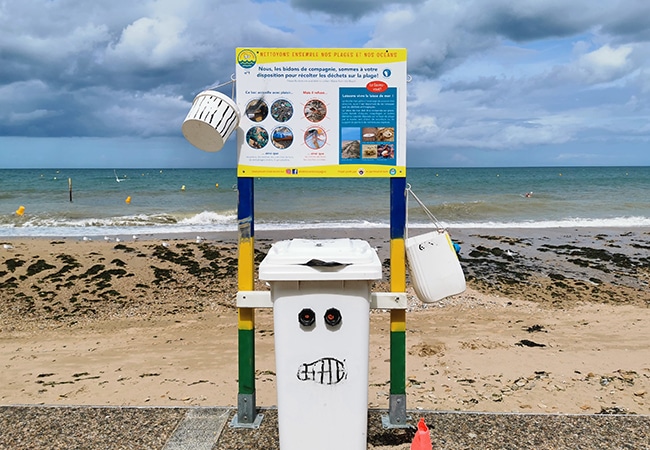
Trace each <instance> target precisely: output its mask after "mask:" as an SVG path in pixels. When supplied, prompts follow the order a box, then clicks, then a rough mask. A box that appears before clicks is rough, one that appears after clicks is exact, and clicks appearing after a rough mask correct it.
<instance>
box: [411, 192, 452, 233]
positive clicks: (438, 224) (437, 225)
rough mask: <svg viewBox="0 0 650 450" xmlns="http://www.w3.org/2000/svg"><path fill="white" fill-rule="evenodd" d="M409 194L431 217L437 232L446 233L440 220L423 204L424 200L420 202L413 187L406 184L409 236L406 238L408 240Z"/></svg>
mask: <svg viewBox="0 0 650 450" xmlns="http://www.w3.org/2000/svg"><path fill="white" fill-rule="evenodd" d="M409 194H411V195H412V196H413V198H414V199H415V201H416V202H418V204H419V205H420V206H421V207H422V209H423V210H424V213H425V214H426V215H427V217H429V219H431V221H432V222H433V224H434V225H435V227H436V230H437V231H438V232H439V233H444V232H445V231H446V230H445V227H444V226H443V225H442V223H440V221H439V220H438V219H436V216H434V215H433V213H432V212H431V211H429V208H427V207H426V205H425V204H424V202H422V200H420V199H419V197H418V196H417V195H415V192H413V189H411V185H410V184H409V183H407V184H406V214H407V220H406V234H407V235H406V237H407V238H408V209H409V206H408V198H409Z"/></svg>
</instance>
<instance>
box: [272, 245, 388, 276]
mask: <svg viewBox="0 0 650 450" xmlns="http://www.w3.org/2000/svg"><path fill="white" fill-rule="evenodd" d="M259 276H260V280H265V281H290V280H296V281H302V280H380V279H381V276H382V270H381V262H380V261H379V257H378V256H377V252H376V251H375V250H374V249H373V248H371V247H370V244H369V243H368V242H366V241H364V240H361V239H348V238H340V239H291V240H287V241H279V242H276V243H275V244H273V245H272V246H271V249H270V250H269V252H268V254H267V255H266V257H265V258H264V260H263V261H262V262H261V263H260V267H259Z"/></svg>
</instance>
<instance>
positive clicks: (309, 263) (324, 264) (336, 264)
mask: <svg viewBox="0 0 650 450" xmlns="http://www.w3.org/2000/svg"><path fill="white" fill-rule="evenodd" d="M301 265H302V266H308V267H341V268H343V267H346V266H349V265H350V264H346V263H340V262H337V261H322V260H320V259H310V260H309V261H307V262H306V263H304V264H301Z"/></svg>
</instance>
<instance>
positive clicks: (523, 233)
mask: <svg viewBox="0 0 650 450" xmlns="http://www.w3.org/2000/svg"><path fill="white" fill-rule="evenodd" d="M451 233H452V237H453V238H454V240H455V241H456V242H459V243H460V244H461V247H462V251H461V255H462V259H461V263H462V266H463V269H464V271H465V274H466V278H467V280H468V289H467V291H466V292H465V293H463V294H461V295H458V296H455V297H451V298H448V299H445V300H443V301H441V302H438V303H435V304H429V305H423V304H422V303H421V302H419V301H418V300H417V298H416V297H415V296H414V294H413V291H412V289H411V288H410V287H409V290H408V294H409V311H408V314H407V353H408V354H407V379H408V385H407V402H408V403H407V407H408V408H409V409H424V410H439V411H483V412H526V413H530V412H539V413H571V414H574V413H575V414H593V413H634V414H649V413H650V360H649V359H648V357H647V355H648V350H647V343H648V342H649V341H650V311H649V309H648V306H649V305H650V294H649V293H648V289H647V287H648V280H649V278H650V270H649V268H650V259H649V258H648V249H649V248H650V233H649V232H648V231H647V230H635V231H631V232H623V231H621V230H605V231H603V230H597V231H596V230H590V229H579V230H568V229H558V230H550V231H549V230H544V232H543V233H541V232H540V231H537V230H458V231H454V230H452V232H451ZM413 234H417V233H413ZM333 236H335V237H341V236H345V237H354V238H362V239H366V240H368V241H369V242H370V243H371V244H372V245H373V246H374V247H376V248H377V250H378V253H379V255H380V259H381V260H382V261H384V262H387V258H388V247H389V245H388V242H389V239H388V236H387V231H386V230H346V231H345V232H343V233H341V231H340V230H339V231H323V230H307V231H303V232H301V233H300V237H307V238H316V237H318V238H324V237H333ZM291 237H298V236H296V235H295V233H292V234H290V233H289V232H258V234H257V236H256V252H257V255H256V258H257V259H258V261H259V260H261V258H263V256H264V254H265V253H266V251H267V250H268V248H269V246H270V245H271V243H273V242H275V241H277V240H281V239H285V238H291ZM236 241H237V237H236V235H235V234H234V233H233V234H227V233H226V234H224V233H222V234H215V235H206V236H204V237H203V239H202V240H201V242H197V241H196V240H195V239H194V237H189V236H165V237H161V236H141V237H139V238H138V239H137V240H134V239H133V238H132V237H128V238H127V237H123V238H122V239H121V242H116V240H115V238H114V237H111V238H110V239H109V240H104V239H101V238H100V239H97V238H95V239H93V240H82V239H79V238H65V239H64V238H56V239H49V238H48V239H45V238H35V239H13V240H11V241H8V240H6V239H5V242H4V243H6V244H7V246H10V247H11V248H4V247H6V246H3V248H2V249H0V250H2V253H1V254H0V296H1V297H0V300H1V301H0V363H1V364H2V369H3V370H2V375H1V378H2V383H0V403H1V404H4V405H12V404H46V405H133V406H136V405H142V406H153V405H164V406H174V405H177V406H188V405H198V406H232V405H236V396H237V340H236V339H237V319H236V308H235V294H236V291H237V285H236V262H237V251H236ZM385 265H387V264H385ZM387 280H388V277H387V276H385V277H384V280H383V281H381V282H378V283H376V286H375V290H387V289H388V284H387ZM257 289H267V287H266V286H265V285H264V283H262V282H259V285H258V286H257ZM388 330H389V314H388V313H387V312H385V311H373V313H372V314H371V335H370V380H369V407H370V408H387V405H388V392H389V332H388ZM256 370H257V378H256V380H257V384H256V388H257V402H258V405H259V406H272V405H275V404H276V403H277V402H276V393H275V361H274V343H273V317H272V311H271V310H268V309H258V310H257V313H256Z"/></svg>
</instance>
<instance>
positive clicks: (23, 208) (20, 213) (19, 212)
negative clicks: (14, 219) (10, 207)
mask: <svg viewBox="0 0 650 450" xmlns="http://www.w3.org/2000/svg"><path fill="white" fill-rule="evenodd" d="M23 214H25V207H24V206H23V205H20V206H19V207H18V209H17V210H16V215H17V216H22V215H23Z"/></svg>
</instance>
